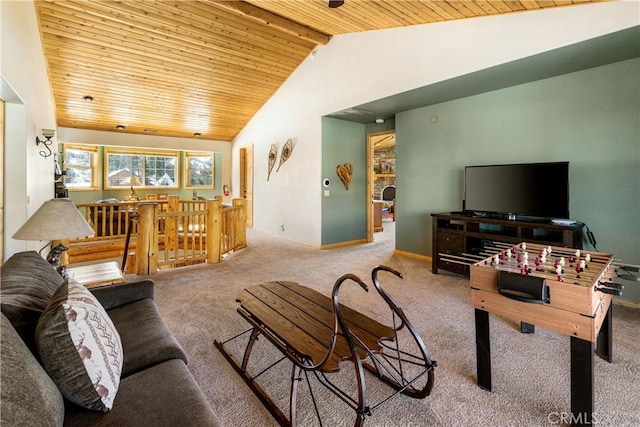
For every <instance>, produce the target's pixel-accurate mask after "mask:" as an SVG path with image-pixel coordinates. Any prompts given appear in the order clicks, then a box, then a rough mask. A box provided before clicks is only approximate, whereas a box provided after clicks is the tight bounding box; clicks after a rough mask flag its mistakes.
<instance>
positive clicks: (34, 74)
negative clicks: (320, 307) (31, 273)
mask: <svg viewBox="0 0 640 427" xmlns="http://www.w3.org/2000/svg"><path fill="white" fill-rule="evenodd" d="M0 9H1V13H0V35H1V37H0V46H1V47H0V57H1V59H0V75H1V77H2V79H1V80H2V92H1V94H2V95H1V96H2V97H3V99H5V100H6V102H7V104H6V113H7V117H6V120H5V125H6V129H5V131H6V136H5V155H4V159H5V177H3V179H4V181H3V183H4V186H5V191H4V195H5V203H4V205H5V228H4V239H5V242H4V243H5V252H4V254H5V257H9V256H10V255H12V254H13V253H15V252H19V251H22V250H26V249H39V248H40V247H42V245H43V243H41V242H28V243H27V242H22V241H17V240H13V239H11V236H12V235H13V233H14V232H15V231H16V230H17V229H18V228H19V227H20V226H21V225H22V224H23V223H24V222H25V221H26V220H27V218H29V217H30V216H31V215H32V214H33V213H34V212H35V211H36V210H37V209H38V208H39V207H40V205H41V204H42V203H44V202H45V201H46V200H48V199H50V198H52V197H53V194H54V191H53V181H54V178H53V172H54V163H53V157H49V158H46V159H45V158H43V157H41V156H40V155H39V154H38V152H39V151H40V150H41V149H42V147H36V144H35V138H36V135H41V133H40V132H41V129H42V128H47V129H55V127H56V121H55V110H54V104H53V98H52V96H51V90H50V88H49V81H48V77H47V69H46V65H45V61H44V53H43V50H42V45H41V42H40V33H39V31H38V25H37V19H36V14H35V7H34V4H33V2H31V1H0ZM52 148H53V149H54V150H55V138H54V144H53V145H52ZM27 171H28V173H27Z"/></svg>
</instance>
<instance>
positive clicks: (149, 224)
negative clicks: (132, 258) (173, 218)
mask: <svg viewBox="0 0 640 427" xmlns="http://www.w3.org/2000/svg"><path fill="white" fill-rule="evenodd" d="M158 206H159V205H158V203H156V202H141V203H140V204H139V205H138V242H137V246H136V269H135V272H136V274H138V275H140V276H146V275H149V274H153V273H155V272H156V271H158Z"/></svg>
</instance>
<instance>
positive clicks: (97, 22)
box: [49, 10, 308, 65]
mask: <svg viewBox="0 0 640 427" xmlns="http://www.w3.org/2000/svg"><path fill="white" fill-rule="evenodd" d="M49 16H52V17H53V16H55V17H56V18H58V19H62V20H64V21H66V22H74V21H73V17H74V16H73V15H71V14H69V13H66V12H64V11H58V10H56V11H52V13H51V14H50V15H49ZM64 21H63V22H60V23H59V25H64ZM83 21H84V22H83V23H78V22H77V21H75V23H76V24H79V25H83V26H84V25H86V26H87V27H89V28H99V29H101V30H103V31H114V32H121V33H123V34H126V33H131V34H139V35H140V37H143V38H149V37H151V36H149V35H148V33H149V32H151V33H156V34H159V35H160V37H166V38H167V39H168V40H169V39H170V40H173V43H189V44H193V45H198V46H201V47H203V48H209V47H210V46H212V45H213V46H219V47H220V48H222V49H225V51H224V54H228V55H242V54H245V55H250V54H255V55H257V56H258V57H260V58H266V59H265V60H266V61H283V62H292V63H293V62H294V61H293V60H292V59H291V51H288V52H285V51H280V50H274V49H267V48H262V47H260V46H257V45H255V44H248V43H241V42H239V41H237V42H236V41H235V40H233V39H232V38H229V37H227V38H226V39H225V38H223V37H220V36H219V35H217V34H213V35H212V34H206V35H205V34H202V33H195V32H193V31H190V30H189V29H185V28H183V27H179V30H177V32H175V33H168V32H160V31H154V30H153V29H151V28H150V27H148V26H138V27H137V28H131V25H128V24H124V23H121V22H116V21H114V20H111V21H106V20H105V19H99V18H96V17H93V18H92V19H83ZM87 32H91V31H90V30H88V31H87ZM204 37H207V38H208V39H209V41H204V40H203V38H204ZM210 41H211V42H210ZM233 49H236V50H235V51H234V50H233ZM238 51H240V52H243V53H237V52H238ZM244 52H246V53H244ZM307 54H308V51H307ZM296 65H297V64H296Z"/></svg>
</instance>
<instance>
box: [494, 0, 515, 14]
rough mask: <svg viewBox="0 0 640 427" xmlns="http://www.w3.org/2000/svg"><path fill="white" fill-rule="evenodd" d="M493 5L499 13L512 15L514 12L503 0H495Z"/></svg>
mask: <svg viewBox="0 0 640 427" xmlns="http://www.w3.org/2000/svg"><path fill="white" fill-rule="evenodd" d="M491 5H492V6H493V7H495V8H496V10H497V11H498V13H511V12H513V10H511V8H510V7H509V6H508V5H507V4H506V3H505V2H504V1H502V0H493V1H491Z"/></svg>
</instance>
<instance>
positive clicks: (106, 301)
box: [89, 279, 155, 310]
mask: <svg viewBox="0 0 640 427" xmlns="http://www.w3.org/2000/svg"><path fill="white" fill-rule="evenodd" d="M154 286H155V285H154V283H153V280H151V279H143V280H136V281H132V282H125V283H118V284H116V285H108V286H101V287H98V288H92V289H89V290H90V291H91V293H92V294H93V295H95V297H96V298H97V299H98V301H100V304H102V306H103V307H104V309H105V310H111V309H112V308H115V307H120V306H121V305H124V304H129V303H131V302H135V301H139V300H142V299H145V298H149V299H152V300H153V298H154Z"/></svg>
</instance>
